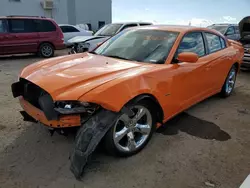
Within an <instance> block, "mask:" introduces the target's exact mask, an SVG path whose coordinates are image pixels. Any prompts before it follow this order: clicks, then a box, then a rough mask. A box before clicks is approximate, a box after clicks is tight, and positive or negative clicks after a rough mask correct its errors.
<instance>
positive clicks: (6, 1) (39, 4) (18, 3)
mask: <svg viewBox="0 0 250 188" xmlns="http://www.w3.org/2000/svg"><path fill="white" fill-rule="evenodd" d="M111 1H112V0H0V16H8V15H28V16H46V17H50V18H53V19H55V20H56V21H57V23H58V24H73V25H75V24H82V23H86V24H88V25H89V26H90V27H91V29H92V30H97V29H98V28H99V27H101V26H102V25H103V24H107V23H111V21H112V2H111ZM44 5H46V6H44Z"/></svg>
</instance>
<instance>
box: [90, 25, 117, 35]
mask: <svg viewBox="0 0 250 188" xmlns="http://www.w3.org/2000/svg"><path fill="white" fill-rule="evenodd" d="M121 26H122V24H108V25H105V26H104V27H102V28H101V29H99V30H98V31H97V32H96V33H95V36H113V35H115V34H116V32H117V31H118V30H119V29H120V28H121Z"/></svg>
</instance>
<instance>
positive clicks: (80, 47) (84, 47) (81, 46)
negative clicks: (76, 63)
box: [76, 43, 90, 53]
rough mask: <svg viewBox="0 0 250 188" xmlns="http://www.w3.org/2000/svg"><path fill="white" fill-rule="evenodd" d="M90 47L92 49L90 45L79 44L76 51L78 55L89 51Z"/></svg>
mask: <svg viewBox="0 0 250 188" xmlns="http://www.w3.org/2000/svg"><path fill="white" fill-rule="evenodd" d="M89 47H90V44H89V43H79V44H78V45H77V48H76V51H77V53H81V52H85V51H88V49H89Z"/></svg>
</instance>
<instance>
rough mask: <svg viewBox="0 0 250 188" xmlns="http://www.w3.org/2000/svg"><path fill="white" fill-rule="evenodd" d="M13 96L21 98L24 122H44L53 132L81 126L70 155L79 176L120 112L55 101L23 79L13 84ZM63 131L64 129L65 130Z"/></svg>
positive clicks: (74, 170)
mask: <svg viewBox="0 0 250 188" xmlns="http://www.w3.org/2000/svg"><path fill="white" fill-rule="evenodd" d="M12 93H13V96H14V97H15V98H16V97H19V100H20V103H21V105H22V107H23V109H24V110H25V111H21V114H22V116H23V118H24V121H30V122H41V123H43V124H45V125H47V126H49V128H50V131H51V134H53V132H54V129H55V128H56V129H57V130H59V132H61V131H63V130H64V129H62V128H64V127H73V126H81V127H80V129H79V130H78V132H77V135H76V140H75V145H74V147H73V151H72V152H71V155H70V161H71V166H70V170H71V171H72V173H73V174H74V175H75V177H76V178H77V179H80V178H81V176H82V174H83V171H84V167H85V166H86V164H87V162H88V159H89V157H90V156H91V154H92V153H93V151H94V150H95V148H96V147H97V145H98V144H99V142H100V141H101V140H102V138H103V137H104V136H105V134H106V133H107V131H108V130H109V129H110V128H111V127H112V125H113V124H114V122H115V121H116V119H117V116H118V114H119V113H116V112H112V111H109V110H105V109H103V108H101V107H100V106H99V105H97V104H93V103H87V102H80V101H56V102H54V101H53V99H52V97H51V96H50V95H49V93H47V92H46V91H45V90H43V89H42V88H40V87H39V86H37V85H35V84H33V83H32V82H30V81H28V80H26V79H23V78H20V81H19V82H16V83H14V84H12ZM62 134H63V132H62Z"/></svg>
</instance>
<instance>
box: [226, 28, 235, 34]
mask: <svg viewBox="0 0 250 188" xmlns="http://www.w3.org/2000/svg"><path fill="white" fill-rule="evenodd" d="M226 34H227V35H233V34H235V32H234V27H229V28H228V29H227V32H226Z"/></svg>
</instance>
